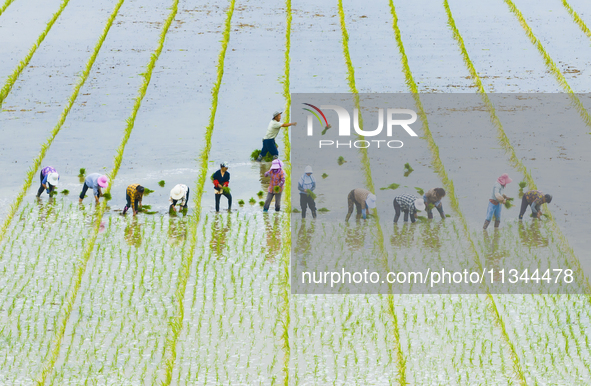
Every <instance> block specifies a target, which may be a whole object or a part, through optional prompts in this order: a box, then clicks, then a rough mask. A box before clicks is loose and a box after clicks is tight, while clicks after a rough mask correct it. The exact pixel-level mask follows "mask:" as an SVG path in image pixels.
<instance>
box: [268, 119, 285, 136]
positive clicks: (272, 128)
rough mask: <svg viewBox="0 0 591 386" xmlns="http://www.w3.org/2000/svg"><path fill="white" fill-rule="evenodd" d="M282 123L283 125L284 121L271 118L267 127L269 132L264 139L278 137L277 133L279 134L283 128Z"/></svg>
mask: <svg viewBox="0 0 591 386" xmlns="http://www.w3.org/2000/svg"><path fill="white" fill-rule="evenodd" d="M281 125H283V123H281V122H277V121H276V120H274V119H271V122H269V126H268V127H267V134H265V136H264V137H263V139H273V138H275V137H277V134H279V130H280V129H281Z"/></svg>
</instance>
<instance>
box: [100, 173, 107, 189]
mask: <svg viewBox="0 0 591 386" xmlns="http://www.w3.org/2000/svg"><path fill="white" fill-rule="evenodd" d="M98 184H99V186H100V187H101V188H106V187H107V186H108V185H109V179H108V178H107V176H100V177H99V178H98Z"/></svg>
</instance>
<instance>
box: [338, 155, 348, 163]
mask: <svg viewBox="0 0 591 386" xmlns="http://www.w3.org/2000/svg"><path fill="white" fill-rule="evenodd" d="M345 162H347V161H345V157H343V156H340V157H339V158H338V159H337V163H338V164H339V165H342V164H344V163H345Z"/></svg>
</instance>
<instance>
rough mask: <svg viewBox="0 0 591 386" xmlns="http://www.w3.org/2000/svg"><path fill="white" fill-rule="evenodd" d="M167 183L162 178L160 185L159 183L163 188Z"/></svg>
mask: <svg viewBox="0 0 591 386" xmlns="http://www.w3.org/2000/svg"><path fill="white" fill-rule="evenodd" d="M165 184H166V182H164V180H160V181H158V185H159V186H160V187H161V188H163V187H164V185H165Z"/></svg>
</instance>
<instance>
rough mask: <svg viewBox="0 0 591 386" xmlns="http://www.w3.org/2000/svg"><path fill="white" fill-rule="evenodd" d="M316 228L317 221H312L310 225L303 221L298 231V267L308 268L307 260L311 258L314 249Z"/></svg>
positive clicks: (296, 250) (296, 248)
mask: <svg viewBox="0 0 591 386" xmlns="http://www.w3.org/2000/svg"><path fill="white" fill-rule="evenodd" d="M315 227H316V221H311V222H310V223H308V222H307V221H306V220H303V221H302V223H301V225H300V229H298V231H297V235H298V237H297V240H296V245H295V253H296V258H297V259H298V260H297V265H298V266H301V267H306V266H307V264H306V260H307V258H308V257H310V256H311V254H310V249H311V247H312V243H311V241H312V237H313V236H314V232H315V230H316V229H315Z"/></svg>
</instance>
